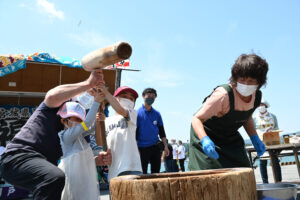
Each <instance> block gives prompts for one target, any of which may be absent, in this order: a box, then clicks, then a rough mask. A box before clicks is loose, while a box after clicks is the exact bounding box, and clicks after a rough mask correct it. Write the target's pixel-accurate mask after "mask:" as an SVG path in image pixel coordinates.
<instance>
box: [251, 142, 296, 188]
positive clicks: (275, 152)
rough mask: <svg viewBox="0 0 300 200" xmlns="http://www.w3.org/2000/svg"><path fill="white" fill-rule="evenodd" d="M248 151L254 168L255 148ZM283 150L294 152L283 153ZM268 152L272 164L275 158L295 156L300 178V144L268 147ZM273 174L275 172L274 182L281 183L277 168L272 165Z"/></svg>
mask: <svg viewBox="0 0 300 200" xmlns="http://www.w3.org/2000/svg"><path fill="white" fill-rule="evenodd" d="M246 150H247V152H248V155H249V158H250V162H251V166H252V167H253V159H252V155H251V153H252V152H256V150H255V148H254V147H253V146H248V147H246ZM283 150H292V152H291V153H282V152H281V151H283ZM266 151H268V152H269V155H270V159H271V162H272V163H275V162H276V161H275V158H276V156H277V157H284V156H291V155H293V156H295V161H296V167H297V170H298V176H299V178H300V166H299V158H298V155H299V153H300V143H297V144H280V145H270V146H266ZM272 172H273V177H274V181H275V183H276V182H279V178H278V174H277V173H276V170H275V167H274V165H273V164H272Z"/></svg>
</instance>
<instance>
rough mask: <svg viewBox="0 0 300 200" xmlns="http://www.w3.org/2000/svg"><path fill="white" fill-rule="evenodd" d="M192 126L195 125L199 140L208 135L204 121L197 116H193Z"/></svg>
mask: <svg viewBox="0 0 300 200" xmlns="http://www.w3.org/2000/svg"><path fill="white" fill-rule="evenodd" d="M192 127H193V129H194V131H195V133H196V135H197V136H198V138H199V140H201V139H202V138H203V137H205V136H207V134H206V132H205V130H204V126H203V123H202V121H201V120H200V119H199V118H197V117H195V116H194V117H193V118H192Z"/></svg>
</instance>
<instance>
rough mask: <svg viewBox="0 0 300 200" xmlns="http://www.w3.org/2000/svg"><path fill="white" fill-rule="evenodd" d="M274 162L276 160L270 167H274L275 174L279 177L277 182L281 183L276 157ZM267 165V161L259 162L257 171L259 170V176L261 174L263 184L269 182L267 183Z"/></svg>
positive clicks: (279, 168)
mask: <svg viewBox="0 0 300 200" xmlns="http://www.w3.org/2000/svg"><path fill="white" fill-rule="evenodd" d="M275 160H276V162H275V163H272V165H274V167H275V170H276V173H277V174H278V176H279V177H278V178H279V181H281V180H282V177H281V167H280V164H279V160H278V158H277V157H276V158H275ZM267 164H268V160H259V169H260V174H261V178H262V181H263V183H269V181H268V171H267Z"/></svg>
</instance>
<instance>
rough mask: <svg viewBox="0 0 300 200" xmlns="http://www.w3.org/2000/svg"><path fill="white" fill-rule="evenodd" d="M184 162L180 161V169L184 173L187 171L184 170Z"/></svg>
mask: <svg viewBox="0 0 300 200" xmlns="http://www.w3.org/2000/svg"><path fill="white" fill-rule="evenodd" d="M184 160H185V159H179V165H180V169H181V171H182V172H184V171H185V168H184Z"/></svg>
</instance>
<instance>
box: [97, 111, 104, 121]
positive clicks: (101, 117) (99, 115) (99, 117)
mask: <svg viewBox="0 0 300 200" xmlns="http://www.w3.org/2000/svg"><path fill="white" fill-rule="evenodd" d="M105 118H106V116H105V114H104V113H102V112H98V113H97V115H96V120H97V122H100V121H102V122H103V121H105Z"/></svg>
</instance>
